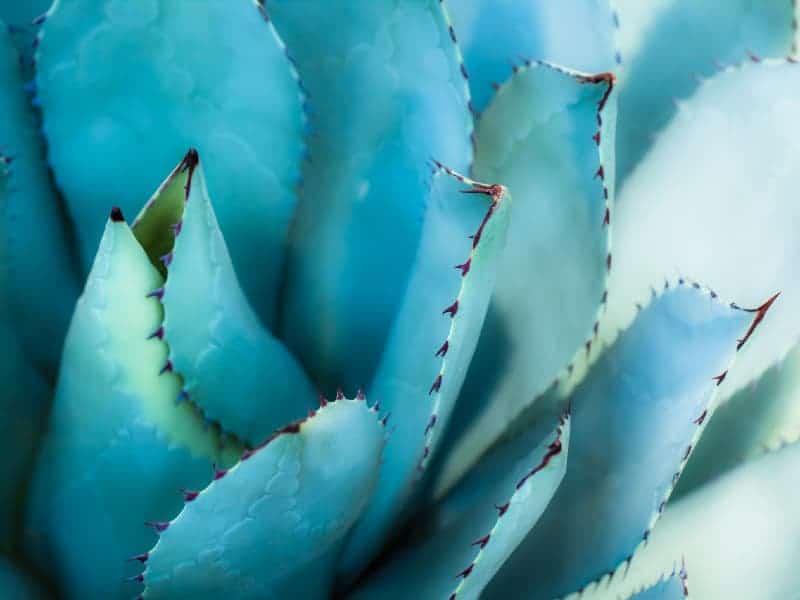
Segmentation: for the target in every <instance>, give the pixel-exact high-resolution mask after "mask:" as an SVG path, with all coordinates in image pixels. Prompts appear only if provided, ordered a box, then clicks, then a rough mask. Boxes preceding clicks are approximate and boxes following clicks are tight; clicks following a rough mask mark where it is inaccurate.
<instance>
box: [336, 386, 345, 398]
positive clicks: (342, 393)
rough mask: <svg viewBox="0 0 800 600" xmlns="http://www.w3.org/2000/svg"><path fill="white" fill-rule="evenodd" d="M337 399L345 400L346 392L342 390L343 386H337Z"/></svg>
mask: <svg viewBox="0 0 800 600" xmlns="http://www.w3.org/2000/svg"><path fill="white" fill-rule="evenodd" d="M336 399H337V400H344V392H342V388H336Z"/></svg>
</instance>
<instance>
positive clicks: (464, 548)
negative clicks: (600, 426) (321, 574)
mask: <svg viewBox="0 0 800 600" xmlns="http://www.w3.org/2000/svg"><path fill="white" fill-rule="evenodd" d="M539 434H540V432H539V431H536V432H535V434H534V435H531V432H526V434H525V435H520V436H519V437H518V438H517V439H515V440H512V441H511V442H508V443H506V444H504V445H503V446H502V447H500V448H498V449H497V450H496V451H494V452H492V453H491V454H490V455H489V456H487V458H486V459H484V460H483V461H481V463H480V464H479V465H478V467H477V468H476V469H475V470H474V471H473V472H472V473H471V474H470V476H469V477H467V478H466V479H465V480H464V481H462V483H461V485H460V486H459V488H458V489H456V490H455V491H454V496H456V497H458V496H463V495H465V494H462V493H461V492H462V489H463V490H464V491H465V492H466V496H467V498H466V501H465V499H463V498H460V497H458V498H454V499H453V501H452V502H451V503H455V504H457V505H459V506H458V507H457V510H456V511H453V510H451V509H448V508H445V509H444V510H442V513H443V514H441V515H436V514H435V516H434V523H433V525H432V527H431V528H430V529H429V534H428V536H427V537H426V538H424V539H423V540H422V541H420V542H419V543H416V544H414V545H413V546H411V547H410V548H409V549H407V550H405V551H404V552H402V553H401V554H400V555H399V556H397V557H396V558H393V559H392V560H391V562H389V563H388V565H387V566H385V567H384V568H382V569H381V570H380V571H378V573H377V574H376V575H374V576H373V577H371V578H370V579H368V580H367V582H366V583H365V584H364V585H363V586H361V587H359V588H358V589H357V592H356V594H355V597H356V598H364V599H366V598H381V599H383V600H389V599H391V598H398V599H400V598H406V597H407V596H408V588H407V583H406V582H408V581H410V580H413V581H414V594H415V595H417V596H418V597H421V598H448V597H449V598H450V599H451V600H455V598H459V599H467V598H469V599H476V598H478V597H479V595H480V593H481V591H482V590H483V588H484V586H485V585H486V584H487V583H488V582H489V580H490V579H491V578H492V577H493V576H494V574H495V573H496V572H497V570H498V569H499V568H500V566H501V565H502V564H503V562H504V561H505V560H506V559H507V558H508V556H509V555H510V554H511V552H512V551H513V550H514V548H516V547H517V545H518V544H519V543H520V542H521V541H522V539H523V538H524V537H525V536H526V534H527V533H528V532H529V531H530V529H531V527H533V525H534V524H535V523H536V521H537V519H538V518H539V516H540V515H541V514H542V512H543V511H544V510H545V508H546V507H547V504H548V503H549V501H550V499H551V498H552V497H553V493H554V492H555V491H556V488H557V487H558V485H559V484H560V483H561V480H562V478H563V477H564V472H565V471H566V468H567V449H568V446H569V420H568V419H564V420H562V421H561V423H560V424H559V426H558V429H557V430H556V431H555V433H553V432H550V433H549V434H548V435H547V436H546V437H545V438H544V441H542V440H541V438H540V435H539ZM445 504H447V501H446V502H445ZM448 512H451V513H452V512H457V513H458V514H457V515H455V516H454V515H452V514H447V513H448ZM437 517H438V519H437Z"/></svg>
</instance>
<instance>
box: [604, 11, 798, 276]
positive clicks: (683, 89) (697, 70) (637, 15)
mask: <svg viewBox="0 0 800 600" xmlns="http://www.w3.org/2000/svg"><path fill="white" fill-rule="evenodd" d="M614 4H615V8H616V12H617V18H618V23H619V28H618V43H619V47H620V53H621V55H622V58H623V61H624V65H623V69H622V71H621V75H620V99H619V115H620V116H619V129H618V133H617V137H618V140H619V143H618V146H617V148H618V153H619V157H618V160H617V166H618V177H619V179H620V182H621V183H623V182H625V181H626V180H627V179H628V176H629V175H631V172H632V170H633V169H634V167H636V165H637V164H638V163H639V161H641V160H642V157H643V155H645V154H646V153H647V152H648V150H650V148H651V146H652V143H653V138H654V135H655V134H656V133H657V132H658V131H660V130H661V129H663V128H664V126H666V125H667V124H668V123H669V122H670V120H671V119H672V118H673V117H674V116H675V114H676V113H677V109H676V105H675V103H674V101H675V100H676V99H685V98H688V97H689V96H691V95H692V94H693V93H694V92H695V90H696V89H697V88H698V86H699V85H700V81H701V78H702V77H708V76H709V75H711V74H713V73H714V72H715V71H717V70H718V69H719V68H720V65H729V64H733V63H739V62H741V61H742V60H747V59H748V58H750V57H752V60H754V61H757V60H761V59H763V58H782V57H785V56H788V55H789V54H790V53H793V52H795V51H796V46H795V39H794V36H795V35H796V21H795V14H794V13H795V11H796V10H797V8H796V7H795V3H794V2H792V1H791V0H790V1H787V0H760V1H758V2H753V0H730V1H728V2H725V3H724V4H723V3H716V2H696V1H695V0H660V1H659V2H656V3H653V2H647V3H645V2H640V1H639V0H614ZM677 40H680V43H677ZM709 139H714V138H709ZM693 275H697V274H696V273H693Z"/></svg>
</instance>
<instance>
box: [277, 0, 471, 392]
mask: <svg viewBox="0 0 800 600" xmlns="http://www.w3.org/2000/svg"><path fill="white" fill-rule="evenodd" d="M267 8H268V10H269V12H270V16H271V17H272V18H273V19H274V21H275V26H276V28H277V29H278V31H279V32H280V34H281V35H282V36H283V38H284V39H285V40H286V42H287V45H288V46H289V48H290V49H291V53H292V56H293V57H294V58H295V59H296V61H297V66H298V70H299V73H300V77H301V78H302V80H303V83H304V85H305V87H306V88H307V89H308V90H309V94H310V105H311V111H312V114H311V125H312V127H313V130H314V133H313V136H312V137H311V139H310V141H309V152H310V156H309V160H308V161H307V162H306V165H305V171H304V182H303V185H302V188H301V192H300V205H299V207H298V213H297V218H296V221H295V223H294V225H293V231H292V238H291V242H290V248H289V261H288V270H287V272H288V279H287V283H286V288H285V294H284V297H283V302H284V315H283V320H282V330H281V331H282V336H283V337H284V338H285V339H286V340H287V343H288V344H289V347H290V348H291V349H292V350H293V351H295V353H296V354H297V355H298V356H299V357H300V358H301V360H302V362H303V364H305V365H306V366H307V367H308V369H309V371H310V372H311V374H312V376H313V378H314V379H315V380H316V383H317V384H318V385H319V387H320V389H322V390H323V391H324V392H326V393H330V392H331V391H332V390H333V389H334V388H335V387H336V386H338V385H341V386H343V387H344V388H346V389H355V388H356V387H358V386H363V385H365V384H366V383H368V382H369V381H370V379H371V378H372V376H373V375H374V373H375V369H376V367H377V362H378V360H379V358H380V355H381V350H382V349H383V347H384V344H385V343H386V340H387V337H388V335H389V330H390V327H391V324H392V322H393V320H394V317H395V315H396V313H397V311H398V308H399V305H400V302H401V301H402V299H403V295H404V293H405V290H406V288H407V286H408V280H409V276H410V272H411V268H412V265H413V263H414V257H415V255H416V252H417V246H418V245H419V240H420V235H421V231H422V223H423V219H424V214H425V209H426V205H427V203H428V202H429V200H428V193H427V189H428V187H429V186H430V176H431V175H430V166H429V165H430V160H431V159H435V160H439V161H441V162H442V163H444V164H447V165H448V166H450V167H452V168H454V169H456V170H459V171H462V172H463V171H466V168H467V167H468V165H469V163H470V160H471V158H472V156H471V147H470V142H469V136H470V133H471V131H472V119H471V117H470V114H469V111H468V109H467V102H468V93H467V89H466V82H465V81H464V78H463V76H462V74H461V72H460V63H459V57H458V52H457V50H456V48H455V45H454V44H453V41H452V40H451V39H450V34H449V32H448V24H447V21H446V19H445V16H444V13H443V9H442V7H441V4H440V2H439V0H351V1H350V2H347V3H346V5H343V4H342V3H340V2H317V1H308V0H305V1H303V0H269V1H268V2H267ZM343 348H347V351H346V352H343V351H342V349H343ZM381 401H382V399H381Z"/></svg>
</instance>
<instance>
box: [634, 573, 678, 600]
mask: <svg viewBox="0 0 800 600" xmlns="http://www.w3.org/2000/svg"><path fill="white" fill-rule="evenodd" d="M688 597H689V585H688V580H687V577H686V571H683V570H681V571H679V572H678V573H673V574H672V575H670V576H669V577H664V578H662V579H661V580H660V581H659V582H658V583H656V584H655V585H652V586H650V587H649V588H647V589H644V590H642V591H641V592H637V593H635V594H633V595H631V596H629V597H628V600H683V599H684V598H688Z"/></svg>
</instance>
